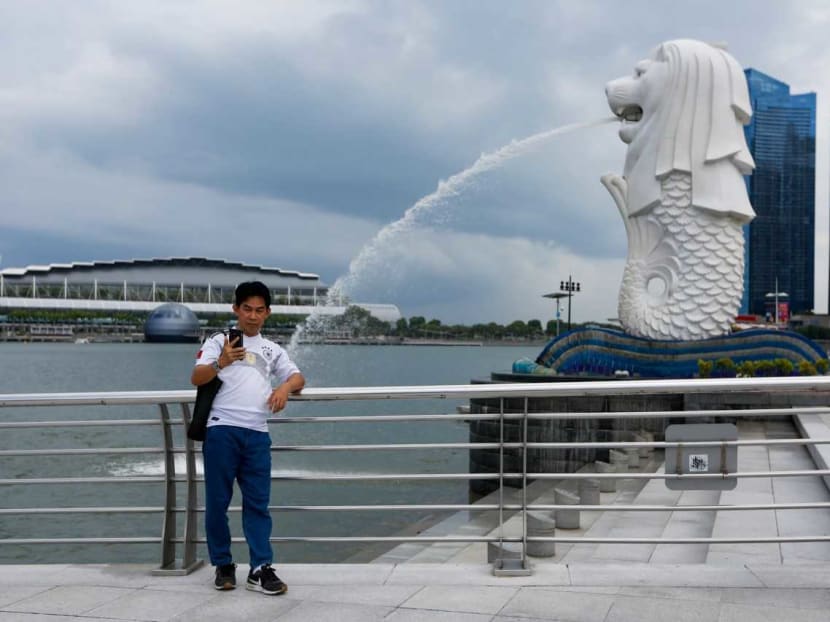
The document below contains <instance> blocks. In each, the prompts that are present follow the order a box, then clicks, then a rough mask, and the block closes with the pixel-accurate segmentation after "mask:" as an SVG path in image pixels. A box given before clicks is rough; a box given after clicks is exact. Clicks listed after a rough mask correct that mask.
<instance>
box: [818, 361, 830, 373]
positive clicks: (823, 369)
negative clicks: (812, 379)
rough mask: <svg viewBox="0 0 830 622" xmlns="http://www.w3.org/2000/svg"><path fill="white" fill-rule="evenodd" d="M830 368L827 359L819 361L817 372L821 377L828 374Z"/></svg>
mask: <svg viewBox="0 0 830 622" xmlns="http://www.w3.org/2000/svg"><path fill="white" fill-rule="evenodd" d="M828 367H830V362H828V361H827V359H819V360H817V361H816V371H817V372H818V373H820V374H821V375H824V374H826V373H827V369H828Z"/></svg>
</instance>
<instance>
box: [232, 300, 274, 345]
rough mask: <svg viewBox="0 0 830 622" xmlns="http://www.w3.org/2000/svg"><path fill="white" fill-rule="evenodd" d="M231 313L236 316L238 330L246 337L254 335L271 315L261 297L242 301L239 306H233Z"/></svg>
mask: <svg viewBox="0 0 830 622" xmlns="http://www.w3.org/2000/svg"><path fill="white" fill-rule="evenodd" d="M233 312H234V313H235V314H236V318H237V323H238V324H239V328H241V329H242V332H243V333H245V334H246V335H247V336H248V337H253V336H254V335H256V334H257V333H258V332H259V331H260V330H261V329H262V325H263V324H264V323H265V320H266V319H267V318H268V316H269V315H271V310H270V309H269V308H268V307H266V306H265V300H263V299H262V297H261V296H251V297H250V298H247V299H245V300H243V301H242V304H240V305H239V306H237V305H233Z"/></svg>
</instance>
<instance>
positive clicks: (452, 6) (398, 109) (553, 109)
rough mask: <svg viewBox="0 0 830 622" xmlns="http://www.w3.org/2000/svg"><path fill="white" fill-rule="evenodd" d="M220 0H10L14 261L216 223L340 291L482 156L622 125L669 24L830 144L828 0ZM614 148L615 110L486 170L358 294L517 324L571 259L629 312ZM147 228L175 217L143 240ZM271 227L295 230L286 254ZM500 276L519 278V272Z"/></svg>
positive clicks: (2, 91)
mask: <svg viewBox="0 0 830 622" xmlns="http://www.w3.org/2000/svg"><path fill="white" fill-rule="evenodd" d="M230 7H231V5H222V4H204V3H196V2H194V3H188V2H181V3H175V4H170V3H164V2H146V3H130V4H126V5H125V4H123V3H112V2H104V1H102V2H89V3H83V4H77V3H74V2H38V1H37V0H32V1H31V2H25V3H24V2H21V3H5V4H2V5H0V22H2V23H3V24H4V26H5V27H6V28H5V30H6V32H5V33H4V37H3V39H2V41H0V76H2V79H1V80H0V163H2V164H3V171H4V172H2V173H0V190H2V195H3V197H4V198H3V199H2V201H3V204H2V213H3V217H4V220H5V221H6V222H4V227H3V229H2V231H0V254H2V255H3V256H4V265H7V266H8V265H10V264H14V265H25V264H27V263H41V262H47V261H70V260H83V259H93V258H104V256H105V255H107V254H112V255H113V256H116V255H123V254H124V253H128V254H129V255H141V256H146V255H172V254H208V255H210V254H213V252H212V249H206V248H205V246H206V245H207V243H208V240H209V239H210V236H196V235H194V233H193V226H192V223H193V222H194V220H195V219H204V218H205V217H207V218H209V219H211V220H212V221H215V222H216V223H218V224H217V227H218V228H221V225H222V224H223V223H225V222H227V221H228V220H229V219H234V220H235V221H238V222H240V223H243V225H244V227H245V228H246V230H254V229H256V231H255V234H254V236H253V240H249V239H248V237H247V236H245V235H240V236H238V237H236V238H233V239H232V240H231V242H232V243H233V247H232V249H231V251H232V252H230V253H229V252H223V253H222V254H223V255H235V256H234V257H233V258H236V259H240V260H243V261H254V262H256V261H261V262H263V263H280V264H282V265H285V266H286V267H289V268H292V269H299V270H305V271H311V272H318V273H320V274H321V275H322V276H323V278H324V280H326V281H328V282H332V281H334V280H335V278H336V277H337V276H339V275H341V274H344V273H345V272H346V271H347V267H348V264H349V260H350V259H351V258H352V257H354V256H355V255H356V254H357V253H358V252H359V250H360V249H361V247H362V246H363V244H365V243H367V242H369V241H370V240H371V239H372V238H373V237H374V235H375V234H376V233H377V231H378V230H379V229H380V228H381V227H382V226H383V225H384V223H390V222H392V221H394V220H396V219H397V218H399V217H400V216H401V215H402V214H403V213H404V210H406V209H407V208H409V207H410V206H412V205H413V204H415V203H416V201H418V200H419V199H420V198H421V197H424V196H426V195H429V194H430V193H432V192H433V191H434V190H435V189H436V185H437V184H438V183H439V180H441V179H447V178H449V177H450V176H452V175H454V174H456V173H458V172H459V171H462V170H464V169H465V168H466V167H468V166H470V165H471V164H472V163H473V162H474V161H475V160H476V158H477V157H478V156H479V154H481V153H483V152H491V151H493V150H496V149H498V148H499V147H501V146H503V145H505V144H507V143H509V142H510V141H511V140H513V139H522V138H524V137H527V136H529V135H532V134H535V133H537V132H542V131H545V130H548V129H551V128H552V127H554V126H557V125H562V124H566V123H572V122H577V121H589V120H594V119H597V118H599V117H602V116H605V115H607V114H608V110H607V106H606V104H605V100H604V97H603V94H602V89H603V86H604V84H605V82H606V81H607V80H609V79H611V78H614V77H617V76H618V75H621V74H624V73H627V72H629V71H631V68H632V67H633V65H634V63H635V62H636V61H637V60H638V59H639V58H641V57H643V56H645V55H646V54H647V53H648V51H649V50H650V49H651V48H652V47H653V46H654V45H656V44H657V43H659V42H660V41H662V40H665V39H670V38H676V37H678V36H682V37H693V38H700V39H704V40H710V41H726V42H727V43H729V46H730V49H731V51H732V52H733V53H734V54H735V56H736V57H737V58H738V60H739V61H740V62H741V63H743V64H744V65H746V66H755V67H758V68H759V69H761V70H763V71H768V72H770V73H773V74H774V75H777V76H779V77H781V78H782V79H784V80H787V81H791V82H792V83H793V85H794V87H796V88H798V89H801V90H804V89H815V90H820V95H819V101H820V106H822V111H821V112H820V118H821V119H824V121H823V123H824V125H822V126H821V127H820V130H819V131H820V137H821V138H820V141H826V132H827V128H826V127H825V126H826V124H827V123H829V122H830V114H828V112H827V106H826V104H824V103H822V102H823V101H824V99H826V97H824V94H823V93H824V91H825V90H826V89H827V88H830V84H828V82H827V79H826V78H825V77H824V74H825V73H826V72H824V70H823V69H822V68H823V67H825V66H826V63H827V61H830V54H828V51H827V50H826V45H825V39H826V34H825V32H826V27H827V21H828V19H830V18H829V17H828V15H827V13H826V12H823V4H822V3H820V2H818V1H813V2H803V3H798V4H797V5H795V6H788V7H785V6H783V5H781V4H780V3H778V2H776V3H773V2H771V1H762V2H749V1H748V0H747V1H742V2H735V3H723V2H716V1H713V0H705V1H702V2H696V3H689V4H686V5H678V4H671V5H661V4H655V3H653V2H646V1H645V0H632V1H630V2H626V3H625V4H624V5H612V4H608V3H605V2H590V1H586V2H549V1H547V0H544V1H543V0H532V1H527V2H521V3H504V2H497V1H484V2H481V1H472V0H469V1H461V2H443V1H440V0H427V1H423V2H400V3H389V2H374V1H366V2H363V1H360V0H355V1H352V2H346V3H344V2H339V3H326V2H303V3H279V4H272V3H260V2H238V3H234V5H233V6H232V8H230ZM6 35H7V36H6ZM824 144H825V145H826V142H825V143H824ZM824 149H825V150H826V147H825V148H824ZM820 151H821V148H820ZM623 153H624V150H623V145H622V144H621V143H620V141H619V140H618V139H617V137H616V136H615V132H614V130H613V128H612V127H610V126H608V127H602V128H594V129H592V130H590V131H585V132H581V133H579V134H574V135H571V136H568V137H561V139H558V140H556V141H552V142H550V143H549V144H546V145H544V146H543V147H542V148H540V149H538V150H535V151H534V152H532V153H528V154H525V155H523V156H521V157H519V158H516V159H514V160H512V161H510V162H508V163H506V164H505V165H504V166H503V167H501V168H499V169H496V170H493V171H489V172H488V173H486V174H484V175H482V176H480V177H479V178H478V179H476V180H475V182H474V183H471V184H470V185H469V186H467V187H466V188H465V189H464V191H463V192H462V193H461V194H460V195H458V196H456V197H453V198H452V199H451V200H449V201H447V202H445V203H444V204H442V205H440V206H439V207H438V209H436V210H434V212H433V213H431V214H430V215H429V218H425V219H424V220H423V221H422V222H420V223H419V224H420V226H421V227H423V228H427V229H429V230H431V233H430V235H431V236H432V237H433V238H434V240H433V243H432V244H427V243H425V242H424V241H423V240H421V239H420V238H419V236H414V237H412V238H403V239H401V240H399V244H398V248H396V249H384V250H383V252H384V253H388V254H387V255H386V256H385V257H380V258H379V259H378V264H379V265H381V266H383V268H382V269H381V270H380V271H379V272H377V273H373V272H372V269H368V268H367V270H368V273H367V274H366V275H365V278H363V280H362V281H361V282H360V283H359V284H358V285H356V286H355V294H356V295H359V297H360V298H364V299H371V300H376V301H380V302H395V303H398V304H400V305H401V307H402V308H403V309H404V311H405V313H407V314H410V313H409V310H410V309H412V310H418V311H420V312H422V314H424V315H432V316H436V317H441V319H442V320H443V319H446V320H447V321H449V320H450V319H451V318H455V319H457V320H458V321H478V320H482V321H485V320H490V319H498V320H508V319H515V318H516V317H520V316H521V315H522V314H523V313H524V309H527V310H528V311H529V310H530V309H539V313H541V312H542V311H544V309H545V308H546V307H545V306H544V305H545V304H548V305H549V304H550V301H545V300H542V299H539V300H536V296H537V295H539V296H540V294H538V291H537V290H539V289H545V287H544V286H542V283H543V282H545V279H548V278H551V277H552V278H553V282H558V281H557V279H558V278H560V275H561V274H562V273H563V272H565V271H566V270H575V271H580V272H581V273H582V274H585V275H586V276H585V277H584V278H585V279H586V281H588V280H592V281H596V284H597V285H598V286H599V285H600V283H601V287H597V289H593V287H592V288H590V289H589V290H588V292H590V293H586V295H585V296H583V297H582V298H581V300H582V301H584V302H580V305H581V306H582V309H583V310H584V311H585V312H586V313H589V312H590V313H593V314H594V317H595V318H596V319H603V318H604V316H607V315H609V314H610V315H613V313H614V311H613V308H614V307H615V305H616V291H617V287H618V281H619V275H618V274H617V273H616V272H615V271H614V270H615V269H616V268H615V269H610V268H609V266H617V267H619V266H621V262H622V258H623V257H624V256H625V250H626V249H625V239H624V233H623V229H622V225H621V223H620V222H619V218H618V216H617V214H616V210H615V208H614V207H613V204H612V202H611V200H610V198H609V197H608V196H606V193H605V191H604V189H602V188H601V186H600V185H599V182H598V178H599V176H600V175H602V174H603V173H606V172H619V171H620V170H621V168H622V158H623ZM822 167H823V168H822ZM819 169H820V170H823V171H825V172H826V170H827V159H826V156H825V154H824V152H823V151H822V153H821V155H820V160H819ZM819 184H820V185H821V188H822V189H821V190H820V192H821V195H820V199H819V208H820V210H821V212H820V216H819V218H818V221H819V222H820V223H824V224H823V225H820V226H824V227H825V229H826V227H827V224H826V223H827V217H826V211H827V182H826V180H824V179H819ZM128 208H129V209H128ZM70 213H71V217H70ZM155 221H164V224H165V227H164V230H163V231H162V233H160V234H154V235H147V232H148V231H152V230H153V228H152V227H151V226H150V225H149V224H148V223H155ZM285 231H290V232H292V235H291V236H284V232H285ZM272 239H278V240H283V239H284V244H282V245H281V248H280V250H279V251H274V250H273V249H271V248H269V247H268V244H269V243H270V241H271V240H272ZM826 239H827V236H826V235H824V234H822V235H821V236H820V237H819V240H820V242H821V244H822V247H821V250H820V251H819V255H820V258H821V259H822V261H824V268H823V271H822V269H819V270H817V274H820V275H824V276H822V277H821V278H817V284H818V285H819V286H820V287H819V288H818V289H817V291H818V292H819V294H818V295H819V300H823V299H824V296H826V294H822V293H821V292H823V291H824V292H826V287H827V284H826V270H827V268H826V257H825V256H826V254H827V249H826ZM414 240H417V242H416V241H414ZM437 240H440V241H441V242H442V245H439V244H437V243H436V241H437ZM517 240H524V241H525V242H526V245H522V244H519V243H518V242H517ZM444 245H448V247H446V246H444ZM119 249H122V252H120V253H119V252H117V251H118V250H119ZM494 249H496V250H498V252H494ZM402 251H406V252H404V253H403V254H400V253H401V252H402ZM277 252H278V253H279V256H278V258H277V259H276V261H275V259H274V255H275V254H276V253H277ZM510 253H516V254H518V256H517V257H515V256H512V255H511V254H510ZM822 253H823V254H822ZM384 262H385V263H384ZM390 266H391V268H390ZM502 270H504V271H507V272H511V273H513V274H522V275H524V277H523V278H522V279H513V280H511V281H510V282H503V280H502V279H501V277H500V272H501V271H502ZM384 271H385V273H384ZM384 277H387V278H386V279H384ZM488 288H489V289H488ZM493 288H499V289H497V290H494V289H493ZM493 291H499V292H502V294H501V295H499V296H498V297H497V298H498V299H497V300H495V299H494V296H493ZM488 292H489V293H488ZM534 292H535V293H534ZM488 295H489V298H488ZM518 308H521V309H522V311H521V312H519V311H518ZM547 308H548V309H549V307H547ZM429 309H433V310H434V312H433V313H430V312H429ZM444 314H445V315H446V317H444ZM465 314H467V315H465ZM537 315H538V314H537ZM525 319H527V318H525Z"/></svg>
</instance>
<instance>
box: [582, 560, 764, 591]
mask: <svg viewBox="0 0 830 622" xmlns="http://www.w3.org/2000/svg"><path fill="white" fill-rule="evenodd" d="M568 570H569V571H570V575H571V582H572V583H573V585H617V586H630V587H633V586H652V587H653V586H668V587H712V588H717V587H723V586H727V585H728V586H732V587H763V586H764V584H763V583H762V582H761V580H760V579H759V578H758V577H757V576H756V575H755V574H754V573H753V572H751V571H750V570H748V569H746V568H738V567H732V566H723V567H713V566H708V565H707V566H704V565H697V564H691V565H690V564H679V565H675V566H671V565H660V566H650V565H648V564H628V565H624V564H572V565H570V566H569V567H568Z"/></svg>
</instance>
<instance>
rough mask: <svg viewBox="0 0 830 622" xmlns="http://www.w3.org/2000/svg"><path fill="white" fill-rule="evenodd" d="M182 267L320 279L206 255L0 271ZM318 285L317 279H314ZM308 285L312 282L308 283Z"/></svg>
mask: <svg viewBox="0 0 830 622" xmlns="http://www.w3.org/2000/svg"><path fill="white" fill-rule="evenodd" d="M176 268H184V269H188V270H193V269H197V270H198V269H208V270H210V271H211V272H212V276H213V275H215V274H216V271H217V269H219V270H224V271H226V272H229V273H233V274H234V275H236V276H238V275H240V273H245V274H246V276H250V278H257V277H259V278H263V277H268V276H271V277H280V278H282V279H285V278H288V279H297V280H298V281H319V279H320V277H319V276H318V275H316V274H313V273H310V272H298V271H296V270H285V269H283V268H273V267H268V266H259V265H255V264H247V263H242V262H238V261H228V260H227V259H213V258H208V257H166V258H152V259H116V260H111V261H74V262H72V263H53V264H48V265H30V266H26V267H25V268H5V269H3V270H0V275H2V276H3V277H4V278H9V279H23V278H26V277H32V276H34V277H37V278H44V277H49V276H57V275H60V276H61V278H63V277H65V276H68V275H69V274H73V275H80V274H90V273H93V272H96V271H100V272H103V273H107V274H111V273H113V272H116V271H128V272H130V273H132V274H135V273H136V271H137V270H142V269H143V270H153V269H166V270H167V271H169V270H170V269H176ZM317 284H318V285H320V283H317ZM309 285H313V284H312V283H309Z"/></svg>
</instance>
